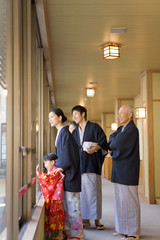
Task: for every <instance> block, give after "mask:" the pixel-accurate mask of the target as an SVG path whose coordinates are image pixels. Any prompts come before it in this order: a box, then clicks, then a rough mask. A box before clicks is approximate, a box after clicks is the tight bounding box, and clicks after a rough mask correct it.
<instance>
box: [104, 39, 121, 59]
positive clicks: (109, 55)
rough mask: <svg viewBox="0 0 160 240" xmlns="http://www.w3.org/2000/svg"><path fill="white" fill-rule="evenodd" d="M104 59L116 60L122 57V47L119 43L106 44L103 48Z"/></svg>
mask: <svg viewBox="0 0 160 240" xmlns="http://www.w3.org/2000/svg"><path fill="white" fill-rule="evenodd" d="M103 57H104V59H116V58H119V57H120V45H118V44H117V43H106V44H105V46H104V48H103Z"/></svg>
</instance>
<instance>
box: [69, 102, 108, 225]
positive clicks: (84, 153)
mask: <svg viewBox="0 0 160 240" xmlns="http://www.w3.org/2000/svg"><path fill="white" fill-rule="evenodd" d="M72 114H73V119H74V121H75V122H76V123H77V124H79V127H77V128H76V129H75V130H74V131H73V132H72V134H73V136H74V138H75V139H76V141H77V143H78V146H79V151H80V165H81V174H82V177H81V179H82V182H81V184H82V192H81V214H82V219H83V226H84V228H87V227H90V225H91V224H90V220H91V219H94V220H95V226H96V228H97V229H98V230H102V229H104V226H103V225H102V224H101V223H100V219H101V217H102V186H101V185H102V184H101V169H102V164H103V161H104V157H105V154H107V150H108V146H107V139H106V135H105V133H104V132H103V130H102V128H101V127H100V126H99V125H98V124H96V123H92V122H90V121H87V110H86V108H84V107H83V106H81V105H77V106H75V107H73V108H72Z"/></svg>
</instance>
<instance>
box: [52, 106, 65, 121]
mask: <svg viewBox="0 0 160 240" xmlns="http://www.w3.org/2000/svg"><path fill="white" fill-rule="evenodd" d="M50 112H54V113H55V114H56V115H57V116H58V117H60V116H62V122H63V123H64V122H65V121H66V120H67V118H66V116H65V115H64V113H63V111H62V110H61V109H60V108H52V109H51V110H50Z"/></svg>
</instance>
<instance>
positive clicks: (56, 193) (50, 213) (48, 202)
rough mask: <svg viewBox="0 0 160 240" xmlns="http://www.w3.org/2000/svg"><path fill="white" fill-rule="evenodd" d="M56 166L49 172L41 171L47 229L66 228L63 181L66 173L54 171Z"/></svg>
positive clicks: (49, 230) (48, 230)
mask: <svg viewBox="0 0 160 240" xmlns="http://www.w3.org/2000/svg"><path fill="white" fill-rule="evenodd" d="M56 168H57V167H54V168H53V169H52V170H51V171H50V173H49V174H46V173H42V172H39V174H38V177H39V183H40V186H41V190H42V194H43V196H44V198H45V231H46V232H53V231H54V230H60V229H64V210H63V205H62V200H63V181H64V174H62V173H60V172H57V173H54V172H55V170H56Z"/></svg>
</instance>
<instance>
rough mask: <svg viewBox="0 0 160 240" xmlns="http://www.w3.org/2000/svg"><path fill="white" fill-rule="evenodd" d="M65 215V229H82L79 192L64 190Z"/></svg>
mask: <svg viewBox="0 0 160 240" xmlns="http://www.w3.org/2000/svg"><path fill="white" fill-rule="evenodd" d="M63 207H64V215H65V229H66V230H69V229H74V230H77V229H81V228H83V225H82V216H81V206H80V193H79V192H64V202H63Z"/></svg>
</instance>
